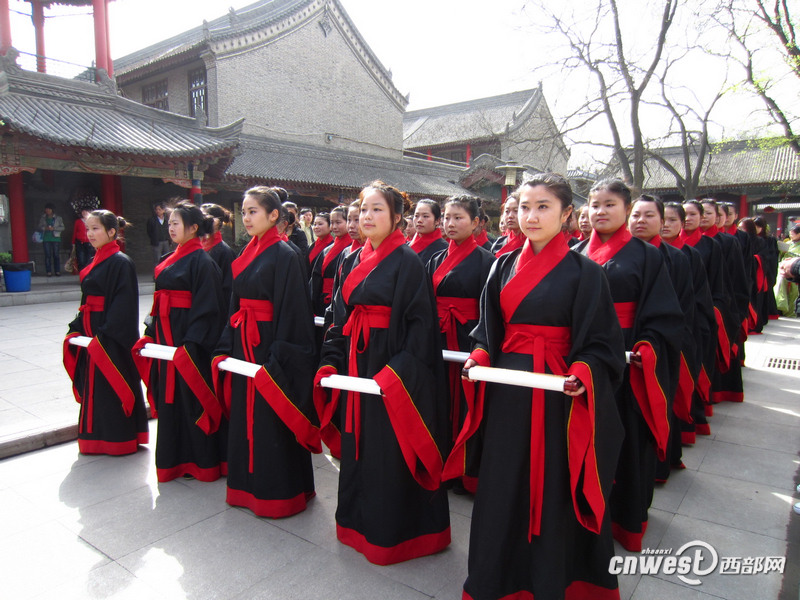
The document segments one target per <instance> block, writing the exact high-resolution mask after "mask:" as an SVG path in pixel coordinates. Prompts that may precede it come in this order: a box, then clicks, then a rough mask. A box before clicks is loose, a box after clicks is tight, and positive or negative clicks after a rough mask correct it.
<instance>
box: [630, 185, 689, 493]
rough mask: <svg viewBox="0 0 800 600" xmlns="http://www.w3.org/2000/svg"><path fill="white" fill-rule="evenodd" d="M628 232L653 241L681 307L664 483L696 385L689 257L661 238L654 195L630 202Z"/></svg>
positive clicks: (660, 211)
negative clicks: (631, 205) (681, 318)
mask: <svg viewBox="0 0 800 600" xmlns="http://www.w3.org/2000/svg"><path fill="white" fill-rule="evenodd" d="M628 224H629V227H630V231H631V234H632V235H633V237H635V238H638V239H640V240H642V241H644V242H647V243H649V244H652V245H653V246H655V247H656V248H658V250H659V251H660V252H661V256H662V258H663V259H664V264H665V265H666V267H667V272H668V273H669V278H670V281H671V282H672V288H673V289H674V290H675V296H676V297H677V299H678V305H679V306H680V307H681V310H683V323H682V328H681V332H680V337H681V339H680V348H679V349H680V352H679V354H678V355H676V356H675V358H676V359H677V362H676V363H675V364H673V365H670V367H669V368H670V376H671V377H670V387H669V389H667V390H665V392H667V400H668V402H669V403H670V413H669V417H670V423H669V433H670V435H669V443H668V445H667V456H666V457H665V458H664V460H659V461H658V466H657V467H656V483H666V481H667V479H668V478H669V474H670V470H671V469H672V468H684V466H683V461H682V460H681V459H682V456H683V452H682V442H681V422H687V423H690V422H691V421H692V417H691V409H692V396H693V392H694V387H695V379H694V377H695V374H694V373H693V370H692V366H693V365H694V357H695V355H696V352H697V350H696V348H695V339H696V338H695V336H696V335H697V331H696V330H695V326H694V323H695V314H694V310H695V309H694V302H695V296H694V289H693V287H692V272H691V267H690V265H689V259H688V258H687V257H686V255H685V254H684V253H683V252H681V251H680V250H678V249H677V248H675V247H673V246H671V245H670V244H667V243H666V242H664V241H663V240H662V239H661V235H660V233H661V230H662V228H663V226H664V204H663V203H662V202H661V200H660V199H658V198H655V197H653V196H646V195H645V196H640V197H639V198H637V199H636V201H635V202H634V203H633V208H632V210H631V216H630V218H629V219H628Z"/></svg>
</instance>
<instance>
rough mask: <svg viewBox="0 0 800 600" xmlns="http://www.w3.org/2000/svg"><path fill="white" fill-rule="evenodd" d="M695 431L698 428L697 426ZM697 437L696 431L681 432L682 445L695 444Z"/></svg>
mask: <svg viewBox="0 0 800 600" xmlns="http://www.w3.org/2000/svg"><path fill="white" fill-rule="evenodd" d="M695 429H697V426H696V425H695ZM696 442H697V436H696V435H695V432H694V431H681V444H695V443H696Z"/></svg>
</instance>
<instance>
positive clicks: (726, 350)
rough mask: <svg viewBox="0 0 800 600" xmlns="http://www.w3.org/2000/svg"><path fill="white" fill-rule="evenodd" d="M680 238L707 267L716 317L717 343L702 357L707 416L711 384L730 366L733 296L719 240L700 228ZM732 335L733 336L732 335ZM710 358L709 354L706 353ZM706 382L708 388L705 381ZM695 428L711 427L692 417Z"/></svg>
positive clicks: (701, 431)
mask: <svg viewBox="0 0 800 600" xmlns="http://www.w3.org/2000/svg"><path fill="white" fill-rule="evenodd" d="M680 238H681V240H682V241H683V243H684V244H685V245H686V246H691V247H692V248H694V249H695V250H697V252H698V253H699V254H700V257H701V258H702V260H703V265H704V266H705V269H706V277H707V279H708V288H709V291H710V292H711V299H712V301H713V307H714V308H713V309H714V319H715V321H716V324H717V326H716V330H715V335H716V343H715V350H714V353H713V359H712V360H708V359H706V360H704V361H703V372H701V375H700V377H701V381H702V383H703V386H704V387H703V392H702V395H703V402H704V413H705V415H706V416H712V415H713V414H714V411H713V406H712V393H711V384H712V382H713V381H714V378H715V377H716V376H717V372H718V371H723V372H724V371H727V370H728V369H729V368H730V362H731V348H732V342H731V339H732V336H734V335H735V334H736V331H737V324H736V323H735V321H734V319H733V318H732V311H731V306H730V305H731V302H732V298H731V297H730V296H729V294H728V291H727V290H728V288H727V284H726V283H725V276H726V273H725V259H724V257H723V256H722V249H721V248H720V246H719V243H718V242H717V241H716V240H715V239H714V238H712V237H708V236H706V235H703V232H702V231H701V230H700V228H697V229H695V230H694V231H693V232H692V233H691V234H687V233H686V231H685V230H684V231H681V234H680ZM733 339H735V338H733ZM709 358H710V357H709ZM706 383H707V386H708V388H707V391H706V390H705V384H706ZM695 432H696V433H697V434H699V435H711V427H710V425H709V424H708V423H707V422H706V423H703V422H702V421H698V420H695Z"/></svg>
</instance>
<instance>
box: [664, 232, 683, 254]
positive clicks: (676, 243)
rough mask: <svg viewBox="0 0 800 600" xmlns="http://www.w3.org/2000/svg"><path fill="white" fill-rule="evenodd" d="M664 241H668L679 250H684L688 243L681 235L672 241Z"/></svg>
mask: <svg viewBox="0 0 800 600" xmlns="http://www.w3.org/2000/svg"><path fill="white" fill-rule="evenodd" d="M664 241H666V242H667V243H668V244H669V245H670V246H675V247H676V248H677V249H678V250H680V249H681V248H683V245H684V244H685V243H686V242H685V241H684V240H683V238H682V237H681V236H680V235H676V236H675V238H674V239H672V240H664Z"/></svg>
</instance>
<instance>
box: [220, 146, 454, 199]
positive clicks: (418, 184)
mask: <svg viewBox="0 0 800 600" xmlns="http://www.w3.org/2000/svg"><path fill="white" fill-rule="evenodd" d="M462 174H463V169H461V168H458V167H452V166H447V165H438V164H428V161H425V160H419V159H413V158H400V157H398V158H397V159H396V160H393V159H388V158H376V157H373V156H366V155H363V154H355V153H349V152H342V151H335V150H327V149H324V148H318V147H313V146H306V145H301V144H291V143H283V142H273V141H265V140H259V139H257V138H244V139H243V140H242V145H241V154H239V156H237V157H236V158H235V159H234V161H233V164H232V165H231V166H230V167H229V168H228V170H227V172H226V178H227V179H234V180H237V179H238V180H261V181H265V182H278V181H286V182H296V183H307V184H312V185H324V186H331V187H334V188H336V187H340V188H348V189H353V190H357V189H360V188H362V187H364V186H365V185H366V184H368V183H370V182H371V181H373V180H375V179H381V180H383V181H385V182H386V183H388V184H390V185H394V186H396V187H397V188H399V189H401V190H403V191H405V192H408V193H410V194H414V195H431V196H450V195H453V194H463V193H464V188H463V187H461V186H460V185H458V180H459V178H460V176H461V175H462Z"/></svg>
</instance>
